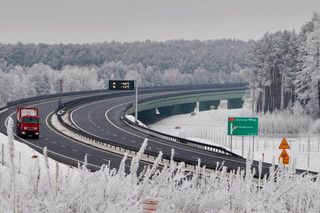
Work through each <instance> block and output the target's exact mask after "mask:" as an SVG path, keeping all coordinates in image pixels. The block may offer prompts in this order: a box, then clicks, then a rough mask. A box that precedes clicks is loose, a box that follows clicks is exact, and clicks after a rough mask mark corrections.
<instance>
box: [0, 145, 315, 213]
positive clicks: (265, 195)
mask: <svg viewBox="0 0 320 213" xmlns="http://www.w3.org/2000/svg"><path fill="white" fill-rule="evenodd" d="M146 145H147V144H146V143H144V145H143V146H142V148H141V150H140V152H139V154H137V156H136V157H135V158H133V159H132V160H131V161H130V163H131V166H130V171H129V173H127V174H126V173H125V163H126V161H129V159H128V157H127V155H125V156H124V158H123V160H122V162H121V164H120V166H119V169H118V170H116V169H111V168H109V167H108V166H102V167H101V169H100V170H98V171H96V172H90V171H89V170H88V169H87V168H86V167H85V165H86V160H85V163H84V166H79V167H78V168H77V169H75V168H68V169H60V167H59V166H58V164H57V165H56V166H55V168H49V167H50V164H49V163H48V158H47V156H46V154H47V150H46V149H44V155H45V157H44V161H45V162H44V164H45V167H40V166H39V165H40V162H39V159H37V160H35V161H34V164H33V166H32V167H31V168H30V172H29V173H28V174H15V175H12V172H14V167H13V166H11V167H10V168H7V167H5V166H0V212H70V213H71V212H79V213H81V212H110V213H113V212H114V213H118V212H130V213H134V212H142V202H143V200H144V199H145V198H155V199H157V200H159V201H160V203H159V205H158V212H165V213H170V212H181V213H186V212H316V211H318V210H319V209H320V177H319V176H317V177H315V176H312V175H306V174H301V175H297V174H295V172H294V170H292V169H289V168H281V167H280V168H279V169H278V170H276V171H274V170H273V169H272V168H271V169H270V176H269V177H264V178H262V179H261V180H260V181H257V180H256V179H254V178H253V176H254V174H255V171H251V170H250V161H248V164H247V168H246V172H244V171H241V170H238V171H234V172H231V173H227V172H226V168H225V167H218V166H217V170H216V171H212V172H210V173H208V171H206V169H205V168H200V167H199V166H198V167H197V169H196V172H195V173H193V174H192V175H191V174H190V173H189V172H186V171H185V165H184V163H183V162H181V163H180V164H178V165H177V164H176V163H174V162H173V161H172V158H173V156H174V151H172V157H171V163H169V165H166V166H164V167H162V168H161V169H159V162H161V158H162V153H161V152H160V153H159V156H158V157H157V159H156V160H155V163H154V164H153V165H149V166H148V167H145V168H144V169H143V170H142V172H141V173H137V171H138V166H141V165H140V164H139V160H140V159H139V156H140V155H141V153H143V152H144V149H145V147H146ZM199 163H200V161H199ZM257 172H259V171H257ZM12 189H15V191H12ZM13 198H14V199H13Z"/></svg>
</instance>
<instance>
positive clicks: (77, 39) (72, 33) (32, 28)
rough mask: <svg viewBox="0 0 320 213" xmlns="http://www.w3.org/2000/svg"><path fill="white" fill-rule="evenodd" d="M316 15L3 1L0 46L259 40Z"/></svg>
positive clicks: (275, 3) (243, 1) (271, 6)
mask: <svg viewBox="0 0 320 213" xmlns="http://www.w3.org/2000/svg"><path fill="white" fill-rule="evenodd" d="M313 11H318V12H320V0H114V1H110V0H20V1H17V0H0V43H16V42H18V41H21V42H33V43H39V42H44V43H61V42H62V43H92V42H101V41H112V40H115V41H135V40H140V41H141V40H146V39H150V40H156V41H164V40H170V39H188V40H190V39H200V40H207V39H217V38H237V39H243V40H248V39H258V38H260V37H262V36H263V34H264V33H265V32H267V31H268V32H275V31H277V30H293V29H296V31H299V30H300V27H301V25H303V24H304V23H305V22H306V21H309V20H310V18H311V16H312V12H313Z"/></svg>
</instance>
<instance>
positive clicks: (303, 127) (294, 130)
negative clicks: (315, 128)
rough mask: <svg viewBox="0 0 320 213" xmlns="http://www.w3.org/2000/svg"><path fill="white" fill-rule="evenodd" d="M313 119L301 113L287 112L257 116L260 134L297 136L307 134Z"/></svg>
mask: <svg viewBox="0 0 320 213" xmlns="http://www.w3.org/2000/svg"><path fill="white" fill-rule="evenodd" d="M313 122H314V121H313V118H312V117H310V116H308V115H305V114H303V113H298V112H296V113H292V112H291V111H289V110H283V111H274V112H272V113H269V112H267V113H266V114H262V115H259V128H260V129H259V131H260V133H262V134H280V133H286V134H299V133H308V132H309V129H310V126H311V125H312V123H313Z"/></svg>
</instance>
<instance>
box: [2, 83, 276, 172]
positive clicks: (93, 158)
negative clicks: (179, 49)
mask: <svg viewBox="0 0 320 213" xmlns="http://www.w3.org/2000/svg"><path fill="white" fill-rule="evenodd" d="M225 89H226V88H221V89H219V90H218V91H224V90H225ZM242 89H243V88H242ZM209 90H210V88H209ZM211 90H213V91H217V88H213V89H212V88H211ZM203 91H208V88H201V87H190V86H189V87H172V88H170V87H169V88H167V87H166V88H155V89H150V88H149V89H142V90H141V92H140V95H139V99H144V98H147V97H148V98H157V97H160V96H164V95H172V94H183V93H200V92H203ZM93 96H98V98H95V99H93V101H92V100H91V101H84V102H83V103H82V104H80V105H76V106H75V107H73V108H72V109H71V110H70V120H71V122H72V123H73V124H74V125H75V126H76V127H77V128H78V129H79V130H81V131H84V132H86V133H88V134H90V135H93V136H96V137H99V138H104V139H107V140H110V141H113V142H115V143H117V144H122V145H126V146H129V147H132V148H133V149H138V148H140V146H141V144H142V142H143V141H144V139H145V138H148V139H149V142H148V146H147V151H152V152H154V153H158V152H159V151H161V152H163V153H164V155H167V156H170V153H171V149H172V148H173V149H174V150H175V156H176V157H177V159H179V160H180V161H188V162H192V164H194V165H196V164H197V163H198V159H201V163H202V165H206V166H207V167H210V168H216V166H217V163H219V165H221V164H222V163H223V165H224V166H226V167H227V168H228V171H230V170H237V169H238V168H241V169H245V168H246V159H244V158H241V157H237V156H228V155H225V154H221V153H213V152H208V151H206V150H201V149H197V148H194V147H186V146H184V145H183V144H178V143H174V142H172V141H168V140H164V139H160V138H158V137H155V136H152V135H149V134H146V133H143V132H141V131H138V130H135V129H133V128H131V127H130V126H128V125H127V124H126V123H125V122H124V121H123V120H122V119H121V114H122V112H123V111H124V109H125V108H126V107H127V105H128V104H130V103H132V102H133V100H134V93H133V92H110V91H107V92H102V93H101V92H98V93H92V94H86V95H81V94H79V95H75V96H66V97H63V98H62V102H63V103H66V102H69V101H72V100H78V99H80V98H82V99H83V100H86V97H93ZM57 102H58V101H57V98H47V99H42V100H39V101H35V102H28V103H26V104H25V105H27V106H36V107H39V109H40V113H41V114H40V115H41V118H42V125H41V137H40V139H39V140H34V139H21V138H17V140H19V141H21V142H23V143H26V144H28V145H29V146H30V147H32V148H34V149H35V150H37V151H39V152H42V149H43V148H44V147H47V149H48V155H49V156H50V157H51V158H53V159H55V160H57V161H59V162H63V163H66V164H69V165H73V166H77V165H78V162H80V164H81V162H83V161H84V158H85V155H87V158H88V168H89V169H90V170H92V171H95V170H97V169H99V168H100V167H101V166H102V165H104V164H105V165H106V164H110V166H111V168H118V166H119V164H120V162H121V160H122V158H123V156H122V155H119V154H115V153H113V152H109V151H105V150H101V149H98V148H95V147H93V146H89V145H86V144H83V143H80V142H78V141H76V140H73V139H71V138H68V137H66V136H64V135H63V134H61V133H60V132H57V131H56V130H54V129H53V128H52V127H51V124H50V121H49V120H48V119H47V118H48V116H49V115H50V114H51V113H53V112H54V111H55V110H56V108H57ZM15 109H16V108H15V106H13V107H10V108H9V109H8V110H6V111H3V112H2V113H0V120H1V124H0V131H1V132H2V133H6V127H5V121H6V120H7V118H8V117H9V116H12V117H13V118H14V117H15ZM147 164H150V163H148V162H142V164H141V167H140V168H142V167H143V166H145V165H147ZM129 166H130V159H129V160H127V161H126V170H127V171H128V169H129ZM270 166H271V165H270V164H267V163H263V165H262V168H263V169H262V175H264V174H268V172H269V167H270ZM253 167H254V168H255V169H256V171H258V162H256V161H254V162H253Z"/></svg>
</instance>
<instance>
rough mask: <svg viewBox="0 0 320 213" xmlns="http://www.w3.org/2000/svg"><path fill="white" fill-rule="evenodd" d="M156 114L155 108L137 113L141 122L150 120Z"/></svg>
mask: <svg viewBox="0 0 320 213" xmlns="http://www.w3.org/2000/svg"><path fill="white" fill-rule="evenodd" d="M155 115H156V109H149V110H145V111H141V112H139V114H138V120H140V121H142V122H148V121H152V120H153V119H154V117H155Z"/></svg>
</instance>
